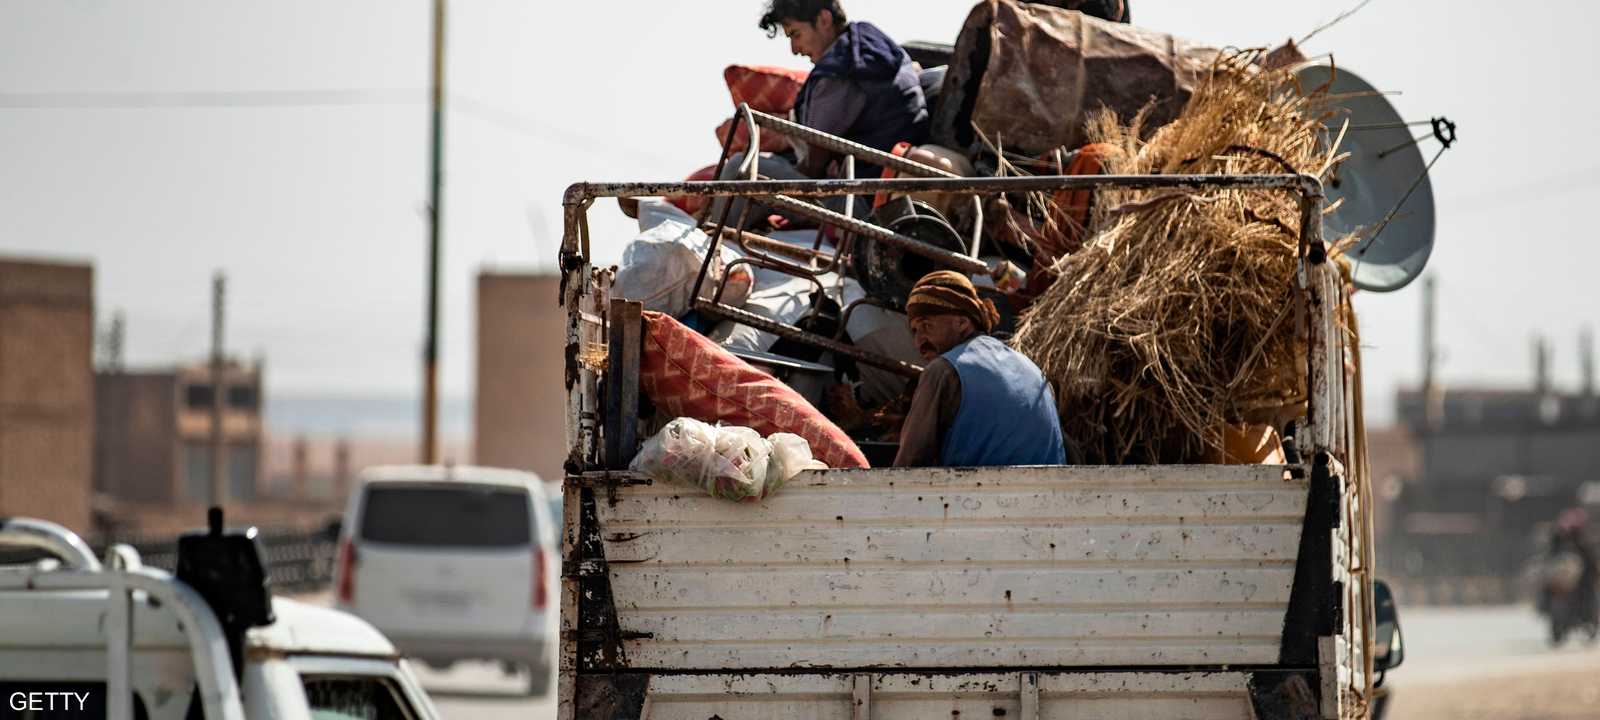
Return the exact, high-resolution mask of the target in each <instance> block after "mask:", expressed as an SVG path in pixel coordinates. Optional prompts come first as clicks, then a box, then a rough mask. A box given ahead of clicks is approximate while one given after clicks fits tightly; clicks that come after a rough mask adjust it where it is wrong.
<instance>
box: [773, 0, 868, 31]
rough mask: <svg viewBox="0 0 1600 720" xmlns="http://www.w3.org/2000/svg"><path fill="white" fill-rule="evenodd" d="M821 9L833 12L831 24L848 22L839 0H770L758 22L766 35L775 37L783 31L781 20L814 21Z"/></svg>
mask: <svg viewBox="0 0 1600 720" xmlns="http://www.w3.org/2000/svg"><path fill="white" fill-rule="evenodd" d="M823 10H827V11H828V12H831V13H833V24H834V25H836V26H838V25H844V24H845V23H846V22H848V21H847V20H845V17H844V8H842V7H839V0H770V1H769V2H768V3H767V12H766V14H764V15H762V16H761V22H760V23H758V24H759V25H760V26H761V29H762V30H765V31H767V37H777V36H778V34H779V33H782V32H783V21H785V20H798V21H800V22H803V23H814V22H816V21H817V16H818V15H821V14H822V11H823Z"/></svg>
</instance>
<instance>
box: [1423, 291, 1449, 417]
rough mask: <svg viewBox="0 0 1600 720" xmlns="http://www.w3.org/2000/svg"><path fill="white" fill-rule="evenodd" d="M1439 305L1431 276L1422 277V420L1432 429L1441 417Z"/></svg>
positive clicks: (1442, 400) (1442, 407) (1442, 401)
mask: <svg viewBox="0 0 1600 720" xmlns="http://www.w3.org/2000/svg"><path fill="white" fill-rule="evenodd" d="M1438 372H1439V306H1438V295H1437V289H1436V287H1435V285H1434V280H1433V276H1432V275H1429V276H1427V277H1425V278H1423V279H1422V421H1423V427H1425V428H1427V429H1428V430H1434V429H1437V428H1438V427H1439V424H1440V422H1441V421H1442V420H1443V419H1444V394H1443V393H1442V392H1440V391H1439V384H1438V383H1439V378H1438Z"/></svg>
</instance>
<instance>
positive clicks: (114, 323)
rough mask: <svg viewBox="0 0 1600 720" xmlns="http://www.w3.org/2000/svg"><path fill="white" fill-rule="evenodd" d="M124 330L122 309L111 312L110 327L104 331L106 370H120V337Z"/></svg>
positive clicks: (115, 371)
mask: <svg viewBox="0 0 1600 720" xmlns="http://www.w3.org/2000/svg"><path fill="white" fill-rule="evenodd" d="M124 332H125V329H124V326H123V318H122V311H121V310H117V311H114V312H112V313H111V329H110V331H108V332H107V333H106V357H105V369H106V371H107V372H113V373H119V372H122V339H123V333H124Z"/></svg>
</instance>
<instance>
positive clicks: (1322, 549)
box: [1278, 452, 1343, 665]
mask: <svg viewBox="0 0 1600 720" xmlns="http://www.w3.org/2000/svg"><path fill="white" fill-rule="evenodd" d="M1330 459H1331V458H1330V457H1329V455H1328V454H1327V453H1320V452H1319V453H1316V454H1315V456H1314V457H1313V459H1312V461H1311V465H1312V471H1311V483H1310V487H1308V488H1307V489H1306V493H1307V496H1306V514H1305V520H1304V521H1303V522H1302V524H1301V530H1300V547H1299V550H1298V552H1297V554H1296V558H1295V564H1294V580H1293V583H1292V584H1291V585H1290V590H1289V606H1288V608H1287V610H1286V611H1285V613H1284V621H1283V642H1282V645H1281V647H1280V648H1279V651H1278V653H1279V654H1278V660H1279V662H1280V663H1284V664H1299V665H1306V664H1310V665H1316V664H1317V663H1318V662H1319V658H1318V648H1317V644H1318V638H1320V637H1323V636H1326V635H1337V634H1339V628H1338V625H1337V624H1336V623H1335V622H1334V620H1335V619H1336V618H1335V616H1336V614H1337V613H1339V612H1340V611H1341V609H1340V607H1339V606H1340V604H1341V600H1340V599H1339V598H1337V597H1336V592H1337V590H1336V588H1335V587H1334V585H1333V576H1332V567H1333V530H1334V529H1335V528H1336V527H1338V525H1339V507H1340V504H1339V503H1340V498H1341V495H1342V492H1341V487H1340V485H1341V484H1342V482H1343V479H1342V478H1340V477H1339V476H1337V475H1334V474H1333V473H1332V472H1331V469H1332V467H1331V465H1330V463H1329V460H1330Z"/></svg>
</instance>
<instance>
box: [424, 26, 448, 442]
mask: <svg viewBox="0 0 1600 720" xmlns="http://www.w3.org/2000/svg"><path fill="white" fill-rule="evenodd" d="M444 2H445V0H433V166H432V194H431V197H430V199H429V202H428V332H427V335H426V337H425V339H424V343H425V344H426V346H425V347H424V348H423V350H422V453H421V455H422V463H423V464H424V465H432V464H433V463H434V462H435V461H437V459H438V454H439V438H438V428H439V229H440V225H441V223H442V221H443V218H444V188H443V184H444V183H443V182H442V177H441V176H442V175H443V173H444V168H443V164H444V15H445V12H444Z"/></svg>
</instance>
